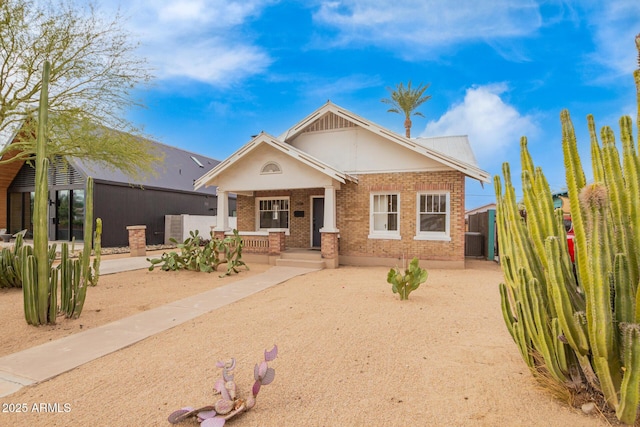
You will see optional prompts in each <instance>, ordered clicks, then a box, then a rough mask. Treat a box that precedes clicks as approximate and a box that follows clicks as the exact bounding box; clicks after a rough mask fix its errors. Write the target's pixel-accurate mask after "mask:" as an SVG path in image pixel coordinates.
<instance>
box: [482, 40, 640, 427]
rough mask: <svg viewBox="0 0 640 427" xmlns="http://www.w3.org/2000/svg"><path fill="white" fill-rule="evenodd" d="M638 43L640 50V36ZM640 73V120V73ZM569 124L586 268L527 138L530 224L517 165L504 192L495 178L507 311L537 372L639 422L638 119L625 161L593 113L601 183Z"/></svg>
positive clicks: (570, 182)
mask: <svg viewBox="0 0 640 427" xmlns="http://www.w3.org/2000/svg"><path fill="white" fill-rule="evenodd" d="M636 44H637V47H638V51H639V52H640V35H639V36H638V37H637V38H636ZM639 65H640V64H639ZM634 77H635V82H636V87H637V92H638V100H637V103H638V109H639V111H638V119H637V123H638V124H639V125H640V69H639V70H636V72H635V73H634ZM561 123H562V149H563V154H564V164H565V172H566V179H567V188H568V192H569V203H570V208H571V216H572V220H573V228H574V232H575V239H574V244H575V270H576V274H575V275H574V274H573V269H572V268H571V264H570V262H569V257H568V251H567V245H566V243H565V242H566V234H565V232H564V229H563V227H562V226H561V219H562V216H561V213H560V212H556V213H555V215H554V213H553V207H552V204H551V203H550V201H551V191H550V188H549V186H548V184H547V182H546V180H545V178H544V175H543V174H542V171H541V170H540V169H536V168H534V165H533V161H532V160H531V157H530V155H529V152H528V151H527V145H526V139H524V138H523V140H522V144H521V153H522V156H521V162H522V170H523V172H522V188H523V192H524V205H525V209H526V212H527V217H526V218H527V219H526V223H525V220H524V219H523V218H521V217H520V215H519V211H518V206H517V204H516V200H515V191H514V189H513V185H512V184H511V176H510V172H509V165H508V164H505V165H504V167H503V175H504V180H505V183H504V185H505V187H504V194H503V190H502V183H501V181H500V178H499V177H496V178H495V180H494V184H495V190H496V201H497V202H496V204H497V209H496V210H497V212H496V219H497V222H498V237H499V243H500V246H501V257H500V259H501V264H502V269H503V271H504V276H505V283H502V284H500V295H501V302H502V312H503V316H504V319H505V322H506V324H507V328H508V330H509V332H510V334H511V336H512V337H513V339H514V341H515V342H516V344H517V345H518V349H519V351H520V353H521V355H522V357H523V359H524V360H525V362H526V363H527V365H528V366H529V367H530V369H531V371H532V372H533V373H534V375H539V374H543V375H544V376H545V377H549V376H550V377H552V378H554V379H555V380H556V381H558V382H559V383H561V384H564V385H566V387H567V388H568V389H575V386H576V385H581V386H585V387H588V388H590V389H591V390H595V391H597V392H600V393H602V395H603V397H604V399H605V400H606V402H607V404H608V405H609V406H610V407H611V409H613V410H614V411H616V415H617V417H618V418H619V419H620V420H621V421H622V422H624V423H626V424H633V423H634V422H635V420H636V417H637V415H638V404H639V403H640V286H639V280H640V274H639V266H640V251H639V249H640V248H638V245H639V244H640V243H639V242H640V207H639V206H638V200H640V188H639V187H640V173H639V171H640V156H639V155H638V153H637V152H636V146H635V145H634V142H633V136H632V135H633V129H632V121H631V119H630V118H629V117H623V118H622V119H621V120H620V129H621V132H620V135H621V141H622V161H621V158H620V156H621V155H620V153H619V151H618V149H617V147H616V142H615V136H614V133H613V131H612V130H611V129H610V128H608V127H604V128H603V129H602V132H601V135H600V139H601V141H602V144H601V145H600V143H599V142H598V135H597V133H596V131H595V122H594V120H593V117H592V116H589V117H588V123H589V133H590V136H591V158H592V169H593V173H594V182H593V183H591V184H587V181H586V179H585V174H584V171H583V169H582V164H581V161H580V157H579V155H578V148H577V141H576V137H575V132H574V129H573V124H572V122H571V118H570V116H569V113H568V112H567V111H563V112H562V113H561ZM638 135H639V137H640V130H639V134H638Z"/></svg>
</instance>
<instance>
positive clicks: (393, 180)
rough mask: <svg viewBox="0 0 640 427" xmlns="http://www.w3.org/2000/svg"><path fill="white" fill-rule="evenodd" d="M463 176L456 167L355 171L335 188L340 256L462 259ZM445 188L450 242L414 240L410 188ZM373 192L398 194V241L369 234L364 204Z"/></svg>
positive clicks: (413, 205)
mask: <svg viewBox="0 0 640 427" xmlns="http://www.w3.org/2000/svg"><path fill="white" fill-rule="evenodd" d="M464 184H465V182H464V175H463V174H462V173H460V172H457V171H444V172H429V173H417V172H411V173H387V174H367V175H359V176H358V184H354V183H348V184H346V185H343V186H342V188H341V189H340V191H338V192H337V226H338V229H339V230H340V255H344V256H362V257H380V258H396V259H402V258H404V259H411V258H413V257H418V258H420V259H423V260H435V261H464V191H465V187H464ZM429 190H446V191H449V194H450V201H449V203H450V209H451V212H450V219H451V222H450V237H451V241H436V240H433V241H431V240H414V236H415V235H416V225H417V224H416V217H417V212H416V209H417V200H416V193H418V192H425V191H426V192H428V191H429ZM374 191H382V192H385V191H389V192H390V193H399V194H400V236H401V240H384V239H369V237H368V236H369V231H370V230H369V226H370V225H369V217H370V215H369V204H370V195H371V192H374Z"/></svg>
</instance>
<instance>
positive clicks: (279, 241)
mask: <svg viewBox="0 0 640 427" xmlns="http://www.w3.org/2000/svg"><path fill="white" fill-rule="evenodd" d="M284 233H285V232H284V230H279V229H276V230H269V256H270V257H271V256H280V254H281V253H282V252H284V249H285V246H284V236H285V234H284Z"/></svg>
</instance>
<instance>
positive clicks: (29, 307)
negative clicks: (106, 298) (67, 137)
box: [22, 61, 57, 325]
mask: <svg viewBox="0 0 640 427" xmlns="http://www.w3.org/2000/svg"><path fill="white" fill-rule="evenodd" d="M50 68H51V65H50V64H49V62H48V61H45V63H44V69H43V71H42V90H41V92H40V104H39V106H38V131H37V132H38V133H37V135H36V138H37V139H36V191H35V200H34V215H33V255H26V256H25V258H24V259H23V263H22V272H23V280H22V289H23V294H24V306H25V317H26V320H27V323H29V324H31V325H41V324H44V323H48V322H52V323H55V310H50V309H49V308H50V306H51V305H53V306H54V307H55V305H56V294H55V292H53V293H51V292H50V289H51V285H52V284H54V282H50V280H55V279H51V278H52V276H55V274H54V275H52V274H51V265H50V263H49V262H48V256H47V255H48V250H47V249H48V237H47V225H48V224H47V219H48V217H49V215H48V212H47V209H48V207H49V184H48V177H47V175H48V170H49V160H48V159H47V116H48V115H47V110H48V96H49V72H50ZM31 269H36V270H35V274H34V272H33V271H32V270H31ZM56 279H57V276H56ZM52 300H53V301H52ZM52 303H53V304H52ZM52 311H53V313H51V312H52Z"/></svg>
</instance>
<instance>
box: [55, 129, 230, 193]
mask: <svg viewBox="0 0 640 427" xmlns="http://www.w3.org/2000/svg"><path fill="white" fill-rule="evenodd" d="M150 142H151V144H152V145H153V147H154V149H156V150H158V151H160V152H162V153H164V162H163V163H161V164H159V165H157V167H154V169H155V171H156V174H155V175H153V174H146V175H143V176H141V177H137V178H133V177H130V176H128V175H126V174H124V173H123V172H122V171H121V170H118V169H111V168H108V167H106V166H104V165H101V164H100V163H98V162H94V161H89V160H85V159H77V158H72V159H68V160H69V163H71V164H72V165H73V166H74V167H75V168H77V169H78V170H80V171H81V172H82V173H83V174H85V175H86V176H91V177H93V179H94V180H95V181H102V182H111V183H118V184H123V185H133V186H142V187H145V188H159V189H169V190H176V191H188V192H194V191H195V190H194V189H193V182H194V180H196V179H197V178H199V177H200V176H202V175H203V174H204V173H205V172H207V171H209V170H210V169H212V168H213V167H214V166H216V165H217V164H218V163H220V161H218V160H216V159H213V158H211V157H206V156H203V155H201V154H196V153H192V152H189V151H186V150H182V149H180V148H176V147H171V146H169V145H165V144H162V143H159V142H156V141H150ZM194 159H196V160H197V161H198V162H199V164H198V163H196V161H195V160H194ZM200 165H202V167H201V166H200ZM197 192H198V193H205V194H216V187H208V188H202V189H200V190H198V191H197Z"/></svg>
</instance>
